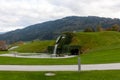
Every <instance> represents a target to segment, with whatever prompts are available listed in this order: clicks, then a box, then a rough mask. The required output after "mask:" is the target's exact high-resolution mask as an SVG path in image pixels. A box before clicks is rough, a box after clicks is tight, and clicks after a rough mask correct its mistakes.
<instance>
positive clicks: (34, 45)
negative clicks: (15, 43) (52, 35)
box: [15, 41, 54, 53]
mask: <svg viewBox="0 0 120 80" xmlns="http://www.w3.org/2000/svg"><path fill="white" fill-rule="evenodd" d="M53 44H54V41H33V42H29V43H26V44H24V45H21V46H19V47H18V48H17V49H15V51H18V52H25V53H26V52H32V53H36V52H37V53H38V52H46V51H47V47H48V46H51V45H53Z"/></svg>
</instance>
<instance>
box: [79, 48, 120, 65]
mask: <svg viewBox="0 0 120 80" xmlns="http://www.w3.org/2000/svg"><path fill="white" fill-rule="evenodd" d="M81 60H82V63H83V64H99V63H120V48H116V49H108V50H98V51H93V52H89V53H86V54H84V55H82V56H81Z"/></svg>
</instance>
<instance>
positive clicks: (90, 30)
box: [84, 27, 95, 32]
mask: <svg viewBox="0 0 120 80" xmlns="http://www.w3.org/2000/svg"><path fill="white" fill-rule="evenodd" d="M84 32H95V30H94V29H93V28H92V27H87V28H86V29H85V30H84Z"/></svg>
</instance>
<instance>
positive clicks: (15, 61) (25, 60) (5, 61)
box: [0, 57, 77, 65]
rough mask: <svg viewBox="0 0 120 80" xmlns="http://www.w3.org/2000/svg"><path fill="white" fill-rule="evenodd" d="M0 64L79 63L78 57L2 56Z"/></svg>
mask: <svg viewBox="0 0 120 80" xmlns="http://www.w3.org/2000/svg"><path fill="white" fill-rule="evenodd" d="M0 64H4V65H64V64H68V65H69V64H77V57H75V58H68V59H42V58H41V59H40V58H39V59H35V58H15V57H0Z"/></svg>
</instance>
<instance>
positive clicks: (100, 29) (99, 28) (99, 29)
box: [96, 24, 103, 32]
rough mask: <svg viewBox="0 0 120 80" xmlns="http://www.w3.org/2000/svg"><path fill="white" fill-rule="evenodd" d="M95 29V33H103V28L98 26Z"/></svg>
mask: <svg viewBox="0 0 120 80" xmlns="http://www.w3.org/2000/svg"><path fill="white" fill-rule="evenodd" d="M96 28H97V31H98V32H101V31H103V28H102V26H101V25H100V24H99V25H97V26H96Z"/></svg>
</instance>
